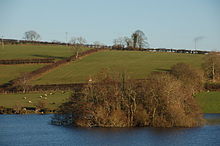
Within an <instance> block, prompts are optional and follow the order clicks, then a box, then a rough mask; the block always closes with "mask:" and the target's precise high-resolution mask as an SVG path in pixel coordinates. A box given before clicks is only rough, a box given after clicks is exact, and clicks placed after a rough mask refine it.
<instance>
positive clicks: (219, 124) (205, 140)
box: [0, 114, 220, 146]
mask: <svg viewBox="0 0 220 146" xmlns="http://www.w3.org/2000/svg"><path fill="white" fill-rule="evenodd" d="M51 116H52V115H0V146H17V145H19V146H26V145H36V146H56V145H62V146H65V145H67V146H68V145H111V146H115V145H126V146H127V145H156V146H158V145H178V146H181V145H184V146H185V145H220V114H207V115H205V117H206V118H208V119H209V121H210V122H209V123H208V124H207V125H206V126H204V127H200V128H170V129H161V128H74V127H62V126H54V125H50V123H49V122H50V117H51Z"/></svg>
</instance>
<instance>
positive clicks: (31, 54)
mask: <svg viewBox="0 0 220 146" xmlns="http://www.w3.org/2000/svg"><path fill="white" fill-rule="evenodd" d="M70 48H71V46H63V45H33V44H23V45H20V44H19V45H5V47H4V49H3V48H2V47H0V52H1V53H0V59H24V58H48V57H53V58H55V59H57V60H59V59H63V58H65V57H68V56H71V55H72V52H73V51H72V50H71V49H70ZM87 49H88V48H84V50H87Z"/></svg>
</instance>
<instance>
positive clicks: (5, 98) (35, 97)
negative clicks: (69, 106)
mask: <svg viewBox="0 0 220 146" xmlns="http://www.w3.org/2000/svg"><path fill="white" fill-rule="evenodd" d="M50 93H53V94H52V95H50ZM45 94H46V95H47V96H45ZM40 96H42V98H41V97H40ZM69 96H70V92H65V93H62V92H61V91H57V92H42V93H25V94H23V93H17V94H0V101H1V102H0V106H4V107H8V108H13V107H14V106H15V105H20V106H22V107H36V104H37V103H38V102H39V101H43V102H45V104H46V105H45V106H46V107H47V108H49V109H56V108H57V107H58V106H59V105H60V104H61V103H63V102H65V101H66V100H67V99H68V97H69ZM29 101H31V103H29Z"/></svg>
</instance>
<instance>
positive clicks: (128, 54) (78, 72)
mask: <svg viewBox="0 0 220 146" xmlns="http://www.w3.org/2000/svg"><path fill="white" fill-rule="evenodd" d="M202 58H203V55H195V54H178V53H156V52H139V51H103V52H98V53H95V54H92V55H89V56H87V57H84V58H82V59H81V60H78V61H76V62H72V63H69V64H66V65H64V66H62V67H60V68H57V69H55V70H53V71H52V72H49V73H48V74H45V75H44V76H42V77H40V78H38V79H36V80H35V81H33V82H32V83H31V84H59V83H74V82H75V83H79V82H85V81H88V79H89V77H90V76H93V75H95V74H96V73H97V72H99V71H100V70H102V69H103V68H109V69H111V70H113V71H116V72H126V73H127V74H128V75H129V76H130V77H132V78H137V79H141V78H145V77H146V76H147V75H148V74H149V73H151V72H152V71H165V70H168V69H170V67H171V66H172V65H174V64H176V63H177V62H186V63H189V64H192V65H193V66H195V67H198V68H199V67H201V63H202Z"/></svg>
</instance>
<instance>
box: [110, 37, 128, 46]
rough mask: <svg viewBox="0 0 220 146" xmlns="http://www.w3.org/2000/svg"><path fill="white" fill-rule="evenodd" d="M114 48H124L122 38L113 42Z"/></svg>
mask: <svg viewBox="0 0 220 146" xmlns="http://www.w3.org/2000/svg"><path fill="white" fill-rule="evenodd" d="M113 43H114V46H119V47H122V48H123V47H124V46H125V41H124V38H123V37H119V38H117V39H114V40H113Z"/></svg>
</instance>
